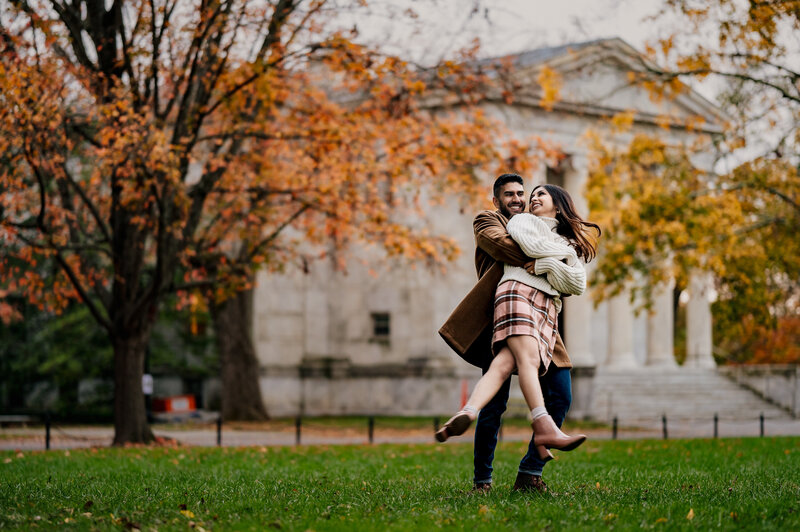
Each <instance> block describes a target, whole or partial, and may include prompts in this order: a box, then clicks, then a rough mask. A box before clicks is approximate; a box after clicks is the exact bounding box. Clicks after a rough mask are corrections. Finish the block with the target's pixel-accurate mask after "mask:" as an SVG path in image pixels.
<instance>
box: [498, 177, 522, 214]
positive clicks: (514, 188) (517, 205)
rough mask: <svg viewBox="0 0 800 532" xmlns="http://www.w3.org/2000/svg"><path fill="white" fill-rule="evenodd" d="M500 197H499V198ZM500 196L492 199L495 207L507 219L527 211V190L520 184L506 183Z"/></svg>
mask: <svg viewBox="0 0 800 532" xmlns="http://www.w3.org/2000/svg"><path fill="white" fill-rule="evenodd" d="M498 196H499V197H498ZM498 196H495V197H493V198H492V201H493V202H494V206H495V207H496V208H497V210H499V211H500V213H501V214H502V215H503V216H505V217H506V218H509V219H510V218H511V217H512V216H514V215H515V214H519V213H521V212H523V211H525V189H524V188H522V185H520V184H519V183H514V182H511V183H506V184H505V185H503V187H502V188H501V189H500V193H499V194H498Z"/></svg>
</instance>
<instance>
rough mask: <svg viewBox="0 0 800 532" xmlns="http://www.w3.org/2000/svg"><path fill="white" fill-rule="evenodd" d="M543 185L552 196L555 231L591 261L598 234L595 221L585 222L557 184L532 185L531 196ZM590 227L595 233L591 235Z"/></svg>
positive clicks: (570, 199)
mask: <svg viewBox="0 0 800 532" xmlns="http://www.w3.org/2000/svg"><path fill="white" fill-rule="evenodd" d="M541 187H544V189H545V190H546V191H547V193H548V194H550V197H551V198H553V206H554V207H555V208H556V220H558V225H557V226H556V232H557V233H558V234H559V235H561V236H563V237H565V238H566V239H567V240H569V241H570V243H571V244H572V246H573V247H574V248H575V251H576V252H577V253H578V256H579V257H581V258H582V259H584V260H585V261H586V262H589V261H591V260H592V259H593V258H594V257H595V254H596V243H597V238H598V237H599V236H600V234H601V231H600V226H599V225H597V224H596V223H592V222H587V221H585V220H584V219H583V218H581V217H580V216H579V215H578V213H577V212H575V204H574V203H573V202H572V197H571V196H570V195H569V193H568V192H567V191H566V190H564V189H563V188H561V187H559V186H557V185H536V186H535V187H533V191H532V192H531V197H533V194H534V192H536V189H538V188H541ZM590 229H594V230H595V231H596V232H597V234H596V235H592V234H591V232H590Z"/></svg>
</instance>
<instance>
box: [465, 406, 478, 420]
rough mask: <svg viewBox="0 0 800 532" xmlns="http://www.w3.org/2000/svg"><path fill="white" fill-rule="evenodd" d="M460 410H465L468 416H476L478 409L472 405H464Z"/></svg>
mask: <svg viewBox="0 0 800 532" xmlns="http://www.w3.org/2000/svg"><path fill="white" fill-rule="evenodd" d="M461 411H462V412H466V413H467V414H469V415H470V417H478V409H477V408H475V407H474V406H472V405H464V408H462V409H461Z"/></svg>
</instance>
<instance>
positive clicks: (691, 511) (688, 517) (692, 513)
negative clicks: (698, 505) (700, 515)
mask: <svg viewBox="0 0 800 532" xmlns="http://www.w3.org/2000/svg"><path fill="white" fill-rule="evenodd" d="M686 519H688V520H689V521H691V520H692V519H694V510H693V509H692V508H689V513H688V514H686Z"/></svg>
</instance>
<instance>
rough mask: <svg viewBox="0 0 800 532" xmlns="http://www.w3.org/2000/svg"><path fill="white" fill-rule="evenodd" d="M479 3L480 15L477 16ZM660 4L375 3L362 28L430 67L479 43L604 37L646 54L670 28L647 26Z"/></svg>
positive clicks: (509, 45)
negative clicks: (646, 47) (409, 15)
mask: <svg viewBox="0 0 800 532" xmlns="http://www.w3.org/2000/svg"><path fill="white" fill-rule="evenodd" d="M476 4H478V5H479V7H480V9H478V10H473V6H475V5H476ZM661 5H662V2H661V1H658V0H560V1H558V0H556V1H553V0H375V1H373V2H372V3H371V6H372V9H373V12H374V15H373V17H370V18H369V19H362V20H359V21H357V22H356V25H357V27H358V30H359V32H360V34H361V36H362V38H364V39H366V40H368V41H370V42H379V43H381V44H382V45H383V46H385V47H386V48H388V49H389V51H391V52H392V53H397V54H398V55H402V56H406V57H408V56H410V57H411V58H413V59H414V60H416V61H418V62H420V63H423V64H424V63H433V62H436V61H437V60H439V59H440V58H441V57H443V56H444V57H447V56H449V55H451V54H452V53H453V52H454V51H455V50H457V49H459V48H461V47H464V46H468V45H469V44H470V43H471V42H472V40H473V39H475V38H478V39H480V41H481V50H482V55H484V56H487V57H494V56H499V55H504V54H508V53H514V52H522V51H526V50H532V49H535V48H543V47H548V46H557V45H560V44H565V43H569V42H580V41H586V40H592V39H597V38H601V37H621V38H623V39H624V40H626V41H627V42H628V43H630V44H631V45H633V46H634V47H636V48H638V49H640V50H641V49H643V48H644V44H645V42H646V41H647V40H651V41H652V40H654V39H655V38H656V37H657V35H658V33H657V32H658V31H666V30H667V25H666V24H663V22H664V21H663V20H659V24H657V25H656V24H655V23H654V22H652V21H651V22H643V19H645V18H646V17H648V16H651V15H654V14H656V13H658V10H659V8H660V6H661ZM407 9H412V10H413V11H414V12H415V13H416V14H417V15H418V17H417V18H416V19H415V22H414V23H413V25H414V26H416V29H415V30H412V29H411V28H412V23H409V22H408V18H407V16H404V15H403V14H404V13H406V12H407V11H406V10H407ZM656 26H658V28H659V29H657V28H656ZM662 28H663V29H662Z"/></svg>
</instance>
